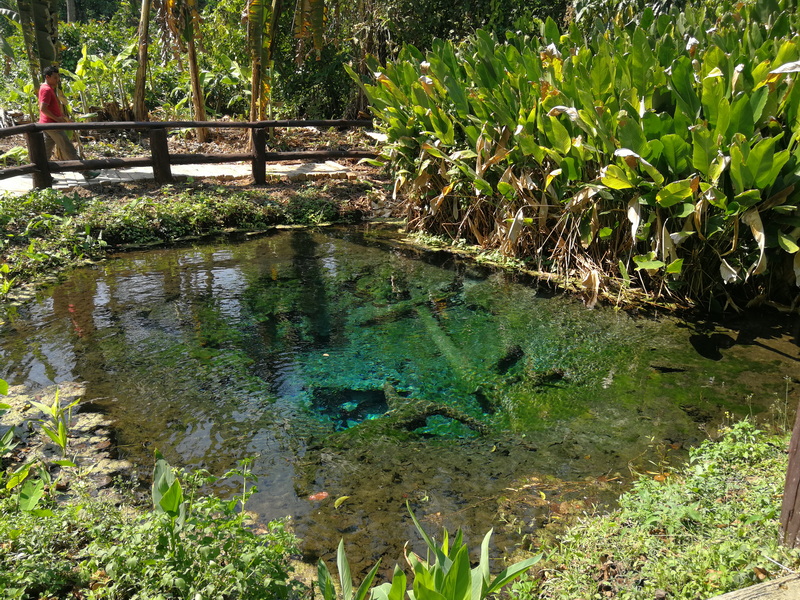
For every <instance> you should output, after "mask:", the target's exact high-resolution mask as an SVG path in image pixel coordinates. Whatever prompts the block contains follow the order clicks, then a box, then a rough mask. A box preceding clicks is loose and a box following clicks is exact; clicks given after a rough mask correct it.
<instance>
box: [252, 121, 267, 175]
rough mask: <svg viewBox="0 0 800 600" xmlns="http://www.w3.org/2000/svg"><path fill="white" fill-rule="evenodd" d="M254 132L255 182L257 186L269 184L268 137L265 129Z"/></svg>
mask: <svg viewBox="0 0 800 600" xmlns="http://www.w3.org/2000/svg"><path fill="white" fill-rule="evenodd" d="M252 131H253V161H252V162H253V182H254V183H255V184H256V185H264V184H265V183H267V136H266V134H265V133H264V129H263V128H260V127H259V128H255V129H253V130H252Z"/></svg>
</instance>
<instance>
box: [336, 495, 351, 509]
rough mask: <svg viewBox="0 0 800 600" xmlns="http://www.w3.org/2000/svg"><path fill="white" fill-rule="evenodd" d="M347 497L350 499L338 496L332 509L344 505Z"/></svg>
mask: <svg viewBox="0 0 800 600" xmlns="http://www.w3.org/2000/svg"><path fill="white" fill-rule="evenodd" d="M349 497H350V496H339V497H338V498H337V499H336V500H335V501H334V502H333V508H339V507H340V506H341V505H342V504H343V503H344V501H345V500H347V499H348V498H349Z"/></svg>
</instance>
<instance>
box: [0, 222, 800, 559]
mask: <svg viewBox="0 0 800 600" xmlns="http://www.w3.org/2000/svg"><path fill="white" fill-rule="evenodd" d="M396 237H397V236H396V235H394V234H392V232H390V231H385V230H381V229H379V228H371V227H364V228H359V229H331V230H324V231H302V230H297V231H281V232H276V233H274V234H272V235H268V236H264V237H259V238H255V239H249V240H239V241H221V242H219V243H209V244H203V245H197V246H190V247H184V248H175V249H169V250H152V251H148V252H135V253H127V254H122V255H119V256H117V257H115V258H114V259H112V260H110V261H107V262H105V263H103V264H101V265H99V266H96V267H93V268H85V269H80V270H78V271H75V272H74V273H73V274H72V275H71V276H70V278H69V279H68V280H67V281H65V282H64V283H62V284H60V285H58V286H55V287H53V288H52V289H50V290H48V291H47V292H46V293H43V294H42V295H41V297H40V298H39V299H38V300H37V301H35V302H32V303H30V304H28V305H26V306H24V307H21V308H20V309H19V310H17V311H16V312H14V313H10V314H9V315H8V316H7V317H6V323H5V325H4V326H3V328H2V342H1V343H0V372H1V373H0V376H2V377H4V378H5V379H7V380H8V381H9V382H11V383H15V384H20V383H24V384H28V385H31V386H42V385H50V384H52V383H58V382H61V381H74V380H80V381H85V382H86V384H87V400H91V401H92V402H93V403H94V404H95V405H96V406H98V407H99V408H101V409H102V410H103V411H105V412H107V413H108V414H109V415H111V416H112V417H113V418H114V419H115V420H116V422H117V424H118V433H117V437H118V443H119V452H120V454H122V455H123V456H126V457H128V458H129V459H131V460H133V461H134V462H136V463H137V464H139V465H141V468H142V470H143V471H144V472H147V471H149V469H150V468H151V466H152V462H153V460H152V456H153V452H154V451H155V449H159V450H160V451H161V452H163V453H164V455H165V456H166V457H167V459H168V460H169V461H170V462H172V463H173V464H175V465H180V466H186V467H201V466H202V467H205V468H208V469H210V470H211V471H212V472H217V473H219V472H222V471H224V470H225V469H226V468H228V467H231V466H233V465H234V464H235V462H236V461H237V460H238V459H241V458H244V457H256V460H255V463H254V472H255V473H256V474H257V475H258V477H259V482H258V487H259V490H260V491H259V492H258V494H256V495H255V496H254V498H253V500H252V504H250V505H248V508H250V509H251V510H253V511H255V512H257V513H259V514H260V515H261V516H262V517H264V518H270V519H271V518H278V517H283V516H291V518H292V521H293V523H294V527H295V529H296V531H297V533H298V534H299V535H300V536H301V537H303V539H304V553H305V556H306V558H308V559H309V560H311V559H314V558H316V557H317V556H320V555H321V556H325V557H327V558H330V557H331V556H333V553H334V551H335V548H336V545H337V544H338V540H339V538H340V537H342V536H344V537H345V541H346V543H348V544H352V545H353V546H354V550H353V557H352V558H353V562H354V564H355V565H356V567H355V568H360V567H363V565H365V564H367V563H370V562H371V561H373V560H374V559H376V558H377V557H379V556H383V555H387V554H388V555H389V560H388V561H387V564H389V565H391V559H392V558H393V557H395V556H399V552H400V549H401V548H402V544H403V542H404V541H405V540H406V539H416V534H415V533H414V530H413V526H412V525H411V523H410V520H409V519H408V517H407V513H406V509H405V503H406V502H409V503H410V504H411V506H412V507H413V508H414V509H415V511H416V512H417V514H419V515H420V516H421V517H422V518H423V520H427V522H428V523H430V524H431V527H434V526H436V525H440V524H443V525H446V526H448V527H449V528H451V529H454V528H456V527H458V526H463V527H465V528H466V529H467V530H468V531H469V532H471V534H472V538H473V540H474V541H475V543H477V541H478V539H479V537H478V536H480V535H482V534H483V533H485V531H486V530H488V528H489V527H492V526H494V527H495V528H497V529H498V530H499V531H500V535H499V537H498V544H499V545H500V546H501V547H504V548H508V547H511V546H514V545H516V544H521V543H523V542H522V541H521V539H522V537H521V534H520V532H531V531H533V530H535V529H536V528H537V527H541V526H543V525H545V524H546V523H547V522H548V521H549V520H552V517H553V514H554V511H555V512H558V510H561V509H560V508H559V507H561V508H563V506H564V502H568V503H569V502H573V503H577V504H575V506H579V507H580V506H583V507H586V506H588V505H589V504H591V503H593V502H600V503H603V502H607V501H610V499H611V498H613V496H614V494H616V493H617V491H618V490H619V489H620V487H621V485H622V484H624V483H625V482H627V481H629V480H630V477H631V467H633V468H635V469H637V470H639V471H647V470H652V469H656V468H661V466H660V465H658V466H654V465H656V463H657V462H660V461H664V460H667V459H669V456H667V455H670V456H672V455H674V456H675V457H676V459H677V458H680V457H681V456H684V454H683V452H685V449H686V448H687V447H689V446H691V445H692V444H696V443H698V442H699V441H701V440H703V439H705V438H707V437H708V436H713V434H714V430H715V428H716V427H717V425H718V424H719V423H721V422H723V421H725V420H726V419H728V418H732V417H729V416H727V415H726V413H729V414H731V415H733V416H744V415H748V414H752V415H755V416H757V417H759V418H767V417H777V418H778V419H782V418H785V417H784V416H783V415H785V414H786V413H787V411H789V412H790V411H791V410H792V409H793V407H794V406H795V405H796V403H797V381H796V379H794V378H796V377H797V372H798V371H797V361H798V347H797V344H796V339H795V337H794V335H795V331H794V328H795V327H796V326H797V324H796V320H795V319H796V317H790V316H784V315H780V314H777V313H768V312H765V313H764V314H762V315H748V316H747V317H740V318H738V319H737V320H734V321H731V322H729V323H726V324H724V325H722V324H719V323H708V322H706V323H697V322H689V321H677V320H673V319H671V318H669V317H667V316H663V315H652V314H650V315H647V316H645V315H631V314H628V313H625V312H623V311H618V310H614V309H611V308H598V309H595V310H587V309H586V308H585V307H584V306H583V305H582V304H581V303H580V302H579V301H578V300H576V299H573V298H569V297H562V296H559V295H554V294H553V293H552V292H550V291H548V290H543V289H537V288H536V287H535V286H533V285H531V284H530V282H526V281H523V280H521V279H519V278H515V277H513V276H510V275H507V274H504V273H500V272H493V271H492V270H490V269H488V268H484V267H480V266H477V265H474V264H471V263H468V262H464V261H459V260H456V259H454V258H452V257H450V256H447V255H444V254H440V253H421V252H418V251H416V250H413V249H411V248H409V247H406V246H405V245H403V244H402V243H401V242H399V241H398V240H397V239H396ZM387 383H388V384H390V385H391V386H392V388H393V389H394V390H396V392H397V394H398V396H399V398H400V399H401V401H402V402H407V403H410V404H411V405H412V406H415V407H416V406H421V405H422V404H424V403H428V404H430V403H436V404H437V405H439V406H445V407H447V409H448V410H449V411H450V413H452V414H457V415H461V416H462V418H461V419H460V420H459V419H453V418H448V417H446V416H441V415H439V416H432V417H430V418H428V419H427V420H426V419H422V422H412V421H413V420H405V421H402V422H400V420H398V421H393V420H392V419H393V418H395V417H397V415H398V414H399V413H398V411H397V410H394V411H390V412H388V413H387V411H388V409H389V408H390V407H389V405H388V404H387V397H386V394H385V393H384V386H385V385H386V384H387ZM403 399H405V400H403ZM400 412H402V410H401V411H400ZM470 423H471V424H472V425H470ZM475 423H481V424H483V425H485V426H486V429H482V430H479V429H478V428H476V426H475V425H474V424H475ZM487 429H488V430H487ZM481 431H482V433H481ZM665 457H666V458H665ZM326 494H327V496H326V497H324V498H323V497H322V496H325V495H326ZM344 496H347V497H348V498H347V499H346V500H343V501H342V502H341V504H340V506H338V508H337V507H334V501H335V499H337V498H342V497H344ZM310 497H312V498H310ZM542 498H544V499H545V500H542Z"/></svg>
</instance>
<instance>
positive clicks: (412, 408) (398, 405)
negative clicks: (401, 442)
mask: <svg viewBox="0 0 800 600" xmlns="http://www.w3.org/2000/svg"><path fill="white" fill-rule="evenodd" d="M383 393H384V394H385V395H386V403H387V404H388V405H389V412H388V413H387V414H386V415H385V417H381V418H386V419H389V420H390V422H391V424H392V426H393V427H396V428H398V429H407V430H409V431H413V430H414V429H417V428H418V427H424V426H425V423H426V421H427V420H428V417H434V416H439V417H446V418H448V419H453V420H454V421H458V422H459V423H463V424H464V425H466V426H467V427H469V428H470V429H472V430H474V431H477V432H478V433H480V434H482V435H485V434H487V433H489V427H488V426H487V425H486V424H485V423H483V422H482V421H479V420H478V419H476V418H475V417H473V416H471V415H469V414H467V413H465V412H464V411H462V410H459V409H458V408H455V407H454V406H450V405H449V404H442V403H441V402H433V401H431V400H425V399H421V398H403V397H402V396H401V395H400V394H398V393H397V390H395V389H394V386H393V385H392V384H391V383H389V382H388V381H387V382H386V383H385V384H383Z"/></svg>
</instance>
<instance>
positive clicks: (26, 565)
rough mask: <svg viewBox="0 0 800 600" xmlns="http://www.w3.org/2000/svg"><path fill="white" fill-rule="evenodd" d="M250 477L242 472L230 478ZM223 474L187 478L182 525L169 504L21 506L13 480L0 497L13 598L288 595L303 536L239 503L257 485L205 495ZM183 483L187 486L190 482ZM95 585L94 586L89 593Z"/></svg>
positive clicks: (1, 571) (5, 585)
mask: <svg viewBox="0 0 800 600" xmlns="http://www.w3.org/2000/svg"><path fill="white" fill-rule="evenodd" d="M231 476H235V477H239V478H240V480H242V481H243V482H245V481H247V479H248V475H247V471H246V469H245V470H241V469H240V470H236V471H232V472H230V473H227V474H226V475H224V477H231ZM214 480H216V478H213V477H210V476H209V475H208V474H207V473H200V472H196V473H194V474H189V475H185V476H183V479H182V481H183V485H184V487H185V492H186V496H185V497H184V498H183V500H184V501H185V502H186V503H187V506H186V508H185V509H184V514H185V520H184V523H183V527H182V529H181V530H180V531H179V532H177V534H176V533H175V531H174V527H173V525H174V524H173V523H172V521H171V518H170V516H169V515H168V514H166V513H164V512H142V511H139V510H132V509H131V508H129V507H128V508H126V507H124V506H122V507H120V506H117V505H115V504H112V503H111V502H110V501H104V500H101V499H97V498H89V497H84V498H81V499H79V500H76V501H73V502H70V503H68V504H61V503H59V504H56V503H54V502H53V501H52V499H50V498H48V497H45V498H44V499H43V500H42V506H46V507H47V508H48V509H49V511H48V512H49V514H50V516H47V517H45V516H37V513H36V512H32V511H23V510H20V509H19V508H18V502H17V498H16V497H15V496H13V495H11V494H10V493H9V492H8V491H7V490H5V486H4V489H3V494H2V496H3V497H2V498H0V536H2V539H3V540H5V542H4V543H3V544H2V545H0V588H2V589H3V590H4V592H5V595H4V597H5V598H20V599H28V598H31V599H32V598H40V597H66V596H67V595H68V594H72V593H79V590H80V591H83V592H85V593H86V594H87V596H86V597H91V598H96V599H101V598H114V599H122V598H134V597H136V598H156V597H169V598H187V599H192V598H196V597H197V594H200V595H202V596H203V597H214V598H237V599H239V598H253V599H255V598H258V599H261V598H267V597H269V598H286V597H288V596H289V595H290V594H291V593H292V590H293V588H294V586H296V585H297V584H296V583H293V582H291V581H290V580H289V575H290V572H291V568H290V566H289V562H288V561H289V557H290V556H291V555H292V554H293V553H295V552H296V540H295V538H294V537H293V536H292V535H291V534H290V533H289V532H287V531H286V529H285V527H284V524H283V522H280V521H273V522H271V523H269V524H268V525H267V527H266V528H265V529H263V530H261V531H260V532H259V533H256V532H255V531H254V529H253V527H252V526H251V524H249V523H248V520H247V518H246V513H245V512H244V511H243V510H240V509H239V508H240V507H241V505H242V504H243V503H244V502H246V501H247V498H248V497H249V496H250V495H251V494H252V493H253V491H254V488H253V487H249V488H248V487H246V485H245V486H244V487H243V494H242V495H240V496H239V497H236V498H233V499H232V500H227V501H223V500H221V499H219V498H217V497H215V496H206V495H200V493H199V489H200V487H201V486H203V485H207V484H210V483H212V482H213V481H214ZM182 489H183V488H182ZM90 590H91V591H90Z"/></svg>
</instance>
